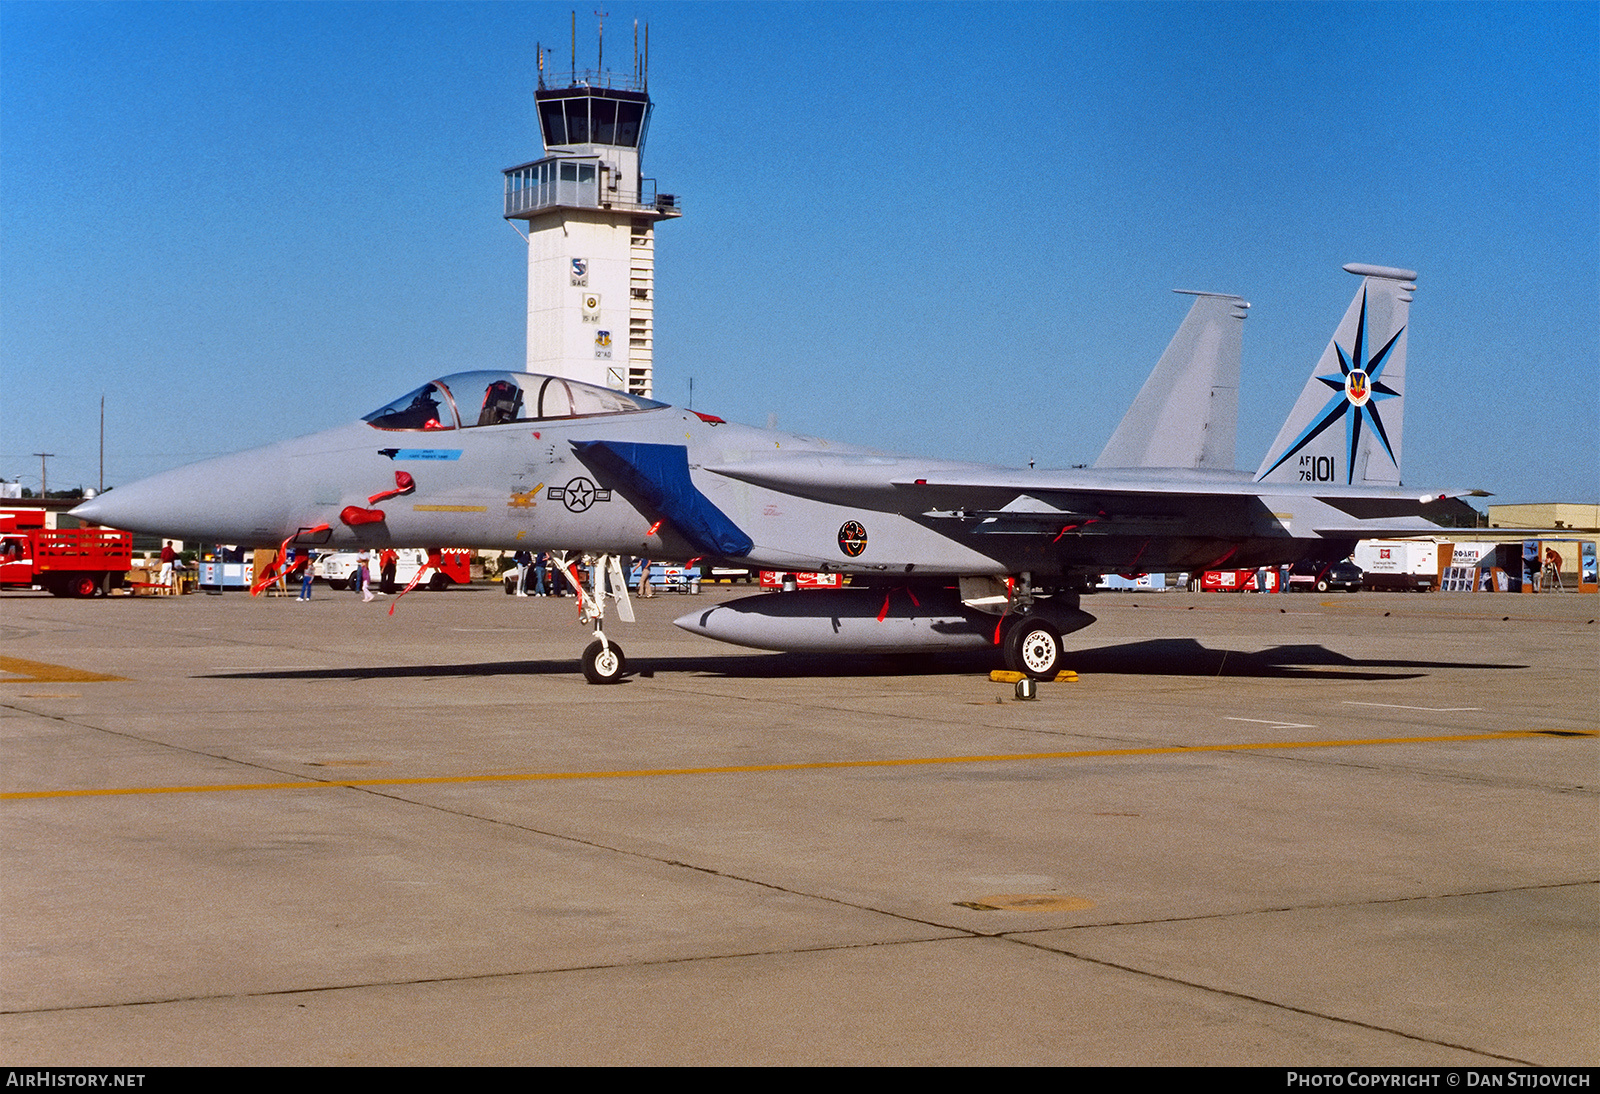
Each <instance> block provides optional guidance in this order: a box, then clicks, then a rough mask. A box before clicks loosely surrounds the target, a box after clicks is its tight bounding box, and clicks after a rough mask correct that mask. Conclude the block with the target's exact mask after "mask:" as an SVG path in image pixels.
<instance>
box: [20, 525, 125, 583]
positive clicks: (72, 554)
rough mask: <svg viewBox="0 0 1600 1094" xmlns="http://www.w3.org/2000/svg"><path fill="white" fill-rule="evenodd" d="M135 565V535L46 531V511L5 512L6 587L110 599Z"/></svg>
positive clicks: (86, 530) (98, 530) (106, 531)
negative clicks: (107, 596) (108, 595)
mask: <svg viewBox="0 0 1600 1094" xmlns="http://www.w3.org/2000/svg"><path fill="white" fill-rule="evenodd" d="M132 566H133V535H132V533H130V532H119V531H116V530H115V529H112V528H46V527H44V513H43V512H42V511H40V510H28V509H23V510H11V511H0V588H6V589H31V588H33V587H34V586H35V585H38V586H39V587H40V588H43V589H45V590H47V591H48V592H50V593H52V594H54V595H55V596H105V595H106V594H107V593H109V592H110V591H111V590H112V589H117V588H121V587H122V583H123V581H124V579H125V578H126V577H127V573H128V570H129V569H131V568H132Z"/></svg>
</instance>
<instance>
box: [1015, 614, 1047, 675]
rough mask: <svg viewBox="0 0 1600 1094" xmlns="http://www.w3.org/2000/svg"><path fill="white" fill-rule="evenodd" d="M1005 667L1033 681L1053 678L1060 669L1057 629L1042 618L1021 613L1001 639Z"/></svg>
mask: <svg viewBox="0 0 1600 1094" xmlns="http://www.w3.org/2000/svg"><path fill="white" fill-rule="evenodd" d="M1003 645H1004V651H1005V658H1006V668H1008V669H1010V670H1011V671H1012V672H1020V673H1022V674H1024V675H1025V676H1031V677H1032V678H1033V679H1035V680H1054V679H1055V678H1056V674H1057V673H1058V672H1060V671H1061V631H1060V630H1059V629H1058V628H1057V627H1056V625H1055V624H1054V623H1051V622H1050V621H1049V620H1046V619H1039V618H1037V617H1030V616H1026V615H1025V616H1023V617H1022V618H1021V619H1018V620H1017V621H1016V622H1015V623H1013V624H1011V629H1010V630H1008V631H1007V632H1006V636H1005V640H1004V644H1003Z"/></svg>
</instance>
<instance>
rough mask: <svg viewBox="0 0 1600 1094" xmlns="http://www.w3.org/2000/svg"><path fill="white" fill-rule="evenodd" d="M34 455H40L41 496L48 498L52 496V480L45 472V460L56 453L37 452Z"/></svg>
mask: <svg viewBox="0 0 1600 1094" xmlns="http://www.w3.org/2000/svg"><path fill="white" fill-rule="evenodd" d="M34 455H35V456H38V457H39V497H41V498H47V497H49V496H50V480H49V478H48V477H46V475H45V472H44V461H45V460H47V459H49V458H50V457H51V456H54V455H55V453H54V452H35V453H34Z"/></svg>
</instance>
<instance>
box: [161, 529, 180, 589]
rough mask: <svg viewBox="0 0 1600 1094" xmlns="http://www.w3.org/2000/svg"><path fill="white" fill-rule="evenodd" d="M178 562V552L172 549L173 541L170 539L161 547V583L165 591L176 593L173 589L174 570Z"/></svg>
mask: <svg viewBox="0 0 1600 1094" xmlns="http://www.w3.org/2000/svg"><path fill="white" fill-rule="evenodd" d="M177 561H178V552H177V551H175V550H173V549H172V541H171V540H170V539H169V540H167V541H165V542H164V543H162V545H161V578H160V581H161V587H162V588H163V589H165V590H166V591H167V592H169V593H171V592H173V591H174V590H173V588H172V570H173V566H174V564H175V563H176V562H177Z"/></svg>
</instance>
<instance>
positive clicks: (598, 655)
mask: <svg viewBox="0 0 1600 1094" xmlns="http://www.w3.org/2000/svg"><path fill="white" fill-rule="evenodd" d="M627 671H628V659H627V658H626V657H625V656H623V653H622V647H621V646H619V645H617V644H616V643H615V642H612V643H610V645H609V646H608V645H607V644H606V643H604V642H601V641H600V640H599V639H598V638H597V639H595V640H594V641H593V642H591V643H589V648H588V649H586V650H584V651H583V678H584V679H585V680H587V681H589V683H591V684H615V683H616V682H617V681H619V680H621V679H622V676H623V674H624V673H626V672H627Z"/></svg>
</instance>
